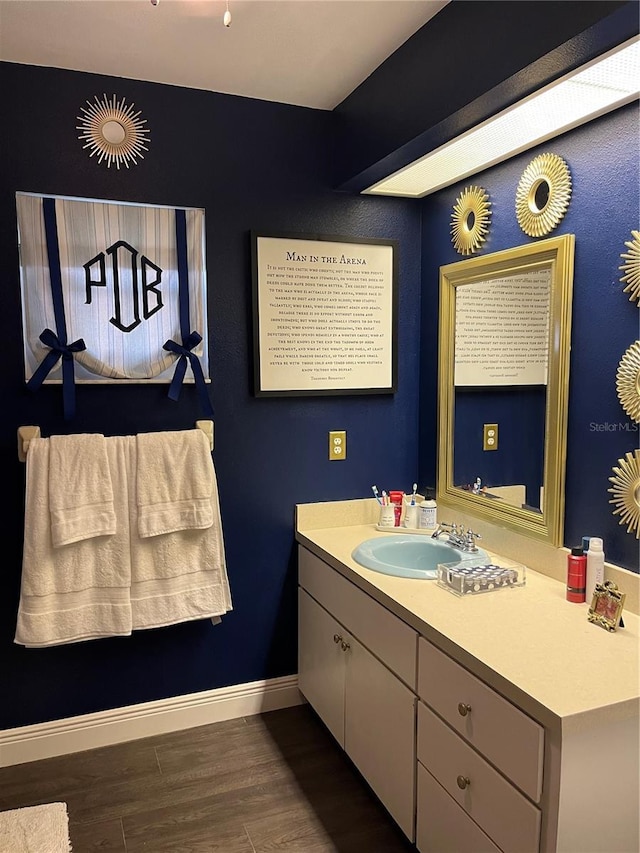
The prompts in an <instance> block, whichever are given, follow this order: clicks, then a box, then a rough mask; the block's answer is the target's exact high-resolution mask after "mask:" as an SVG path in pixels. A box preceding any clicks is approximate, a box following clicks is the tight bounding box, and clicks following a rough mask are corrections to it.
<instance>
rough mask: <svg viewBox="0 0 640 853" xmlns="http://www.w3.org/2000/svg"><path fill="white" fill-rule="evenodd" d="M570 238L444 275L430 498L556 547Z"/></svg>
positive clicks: (445, 270)
mask: <svg viewBox="0 0 640 853" xmlns="http://www.w3.org/2000/svg"><path fill="white" fill-rule="evenodd" d="M573 252H574V238H573V235H564V236H562V237H555V238H551V239H547V240H541V241H538V242H537V243H531V244H528V245H525V246H519V247H516V248H514V249H508V250H505V251H502V252H496V253H494V254H493V255H485V256H480V257H474V258H469V259H468V260H464V261H459V262H458V263H454V264H449V265H448V266H444V267H441V270H440V338H439V374H440V384H439V400H438V402H439V433H438V477H437V493H438V499H439V500H440V501H441V502H442V503H443V504H444V505H446V506H449V507H456V506H458V507H460V508H461V509H463V510H464V511H465V512H469V513H471V514H475V515H478V516H480V517H485V518H487V519H488V520H491V521H494V522H498V523H500V524H501V525H503V526H506V527H510V528H513V529H516V530H518V531H519V532H524V533H526V534H528V535H531V536H534V537H536V538H538V539H541V540H544V541H546V542H550V543H551V544H554V545H559V544H561V542H562V527H563V517H564V475H565V459H566V425H567V405H568V378H569V349H570V318H571V291H572V285H573Z"/></svg>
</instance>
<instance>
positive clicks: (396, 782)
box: [345, 639, 416, 841]
mask: <svg viewBox="0 0 640 853" xmlns="http://www.w3.org/2000/svg"><path fill="white" fill-rule="evenodd" d="M349 644H350V648H349V649H347V654H346V657H347V683H346V709H345V750H346V752H347V755H348V756H349V757H350V758H351V760H352V761H353V763H354V764H355V765H356V767H357V768H358V770H359V771H360V772H361V773H362V775H363V776H364V778H365V779H366V780H367V782H368V783H369V785H371V787H372V789H373V790H374V791H375V793H376V794H377V796H378V797H379V798H380V800H381V801H382V803H383V804H384V805H385V807H386V808H387V809H388V811H389V813H390V814H391V816H392V817H393V818H394V820H395V821H396V823H397V824H398V825H399V826H400V828H401V829H402V831H403V832H404V833H405V835H406V836H407V837H408V838H409V839H410V840H412V841H413V838H414V814H415V781H414V780H415V762H416V753H415V703H416V699H415V696H414V694H413V693H412V692H411V691H410V690H408V689H407V688H406V687H405V686H404V684H402V682H401V681H400V680H399V679H398V678H396V676H395V675H393V673H391V672H390V671H389V670H388V669H387V668H386V666H384V665H383V664H382V663H380V661H379V660H378V659H377V658H375V657H374V656H373V655H372V654H371V653H370V652H369V651H367V649H365V648H364V646H362V645H361V644H360V643H359V642H358V641H357V640H354V639H351V640H350V641H349Z"/></svg>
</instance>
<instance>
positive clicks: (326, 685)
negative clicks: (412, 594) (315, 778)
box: [298, 549, 417, 841]
mask: <svg viewBox="0 0 640 853" xmlns="http://www.w3.org/2000/svg"><path fill="white" fill-rule="evenodd" d="M299 572H300V575H299V584H300V586H299V589H298V596H299V599H298V600H299V628H298V632H299V655H298V657H299V666H298V686H299V688H300V691H301V693H302V694H303V695H304V696H305V698H306V699H307V700H308V701H309V703H310V704H311V706H312V707H313V708H314V710H315V711H316V712H317V713H318V715H319V716H320V718H321V719H322V720H323V721H324V722H325V724H326V725H327V727H328V728H329V730H330V731H331V732H332V734H333V735H334V737H335V738H336V740H337V741H338V743H339V744H340V745H341V746H342V747H343V748H344V750H345V752H346V753H347V755H348V756H349V757H350V758H351V760H352V761H353V763H354V764H355V765H356V767H357V768H358V770H359V771H360V772H361V773H362V775H363V776H364V778H365V779H366V780H367V782H368V783H369V785H370V786H371V788H372V790H373V791H374V792H375V793H376V795H377V796H378V797H379V798H380V800H381V802H382V803H383V804H384V805H385V806H386V808H387V809H388V811H389V813H390V814H391V816H392V817H393V818H394V820H395V821H396V823H397V824H398V825H399V826H400V828H401V829H402V831H403V832H404V833H405V835H407V837H408V838H409V839H411V840H412V841H413V839H414V815H415V755H416V753H415V714H416V696H415V692H414V690H415V673H416V644H417V633H416V632H415V631H414V630H413V629H411V628H409V627H408V626H407V625H405V624H404V623H403V622H402V621H401V620H400V619H398V618H397V617H395V616H394V615H393V614H391V613H389V612H388V611H387V610H385V608H384V607H382V606H381V605H379V604H378V603H377V602H375V601H373V599H371V598H370V597H369V596H367V595H366V594H365V593H363V592H362V591H361V590H359V589H358V588H357V587H356V586H354V585H353V584H351V583H350V582H349V581H347V580H346V579H345V578H343V577H341V576H340V575H339V574H338V573H337V572H335V571H334V570H333V569H332V568H331V567H329V566H328V565H326V564H325V563H323V562H322V561H321V560H319V559H318V558H317V557H316V556H315V555H313V554H311V553H310V552H309V551H306V550H305V549H300V554H299Z"/></svg>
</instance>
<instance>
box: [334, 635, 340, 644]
mask: <svg viewBox="0 0 640 853" xmlns="http://www.w3.org/2000/svg"><path fill="white" fill-rule="evenodd" d="M333 642H334V643H341V642H342V637H341V636H340V634H334V635H333Z"/></svg>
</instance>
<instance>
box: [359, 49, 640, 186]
mask: <svg viewBox="0 0 640 853" xmlns="http://www.w3.org/2000/svg"><path fill="white" fill-rule="evenodd" d="M639 83H640V40H638V39H637V38H636V39H634V40H632V41H630V42H626V43H625V44H624V45H621V46H620V47H619V48H616V49H615V50H613V51H610V52H609V53H608V54H605V55H604V56H602V57H600V58H599V59H597V60H594V61H593V62H591V63H589V64H588V65H585V66H583V67H582V68H580V69H578V70H577V71H574V72H572V73H571V74H569V75H566V76H565V77H563V78H561V79H560V80H557V81H556V82H554V83H551V84H550V85H549V86H546V87H545V88H544V89H541V90H540V91H539V92H536V93H535V94H534V95H531V96H530V97H528V98H525V99H524V100H522V101H520V102H519V103H517V104H515V105H514V106H512V107H509V109H507V110H505V111H504V112H502V113H499V114H498V115H497V116H494V117H493V118H491V119H488V120H487V121H486V122H484V123H483V124H481V125H478V127H475V128H473V130H470V131H468V132H467V133H465V134H462V136H459V137H457V138H456V139H454V140H452V141H451V142H447V143H446V144H445V145H443V146H441V147H440V148H437V149H436V150H435V151H432V152H431V153H430V154H426V155H425V156H424V157H421V158H420V159H419V160H416V161H415V162H414V163H411V164H409V165H408V166H405V167H404V168H402V169H400V170H398V171H397V172H395V173H394V174H392V175H390V176H389V177H388V178H384V179H383V180H382V181H378V183H376V184H373V186H371V187H368V188H367V189H365V190H363V193H365V194H370V195H392V196H406V197H411V198H421V197H423V196H426V195H429V193H432V192H435V191H436V190H439V189H442V188H443V187H447V186H450V185H451V184H453V183H455V182H456V181H459V180H462V179H463V178H467V177H469V175H474V174H475V173H476V172H480V171H482V170H483V169H487V168H489V167H490V166H494V165H496V163H501V162H502V161H504V160H507V159H508V158H509V157H513V156H514V155H515V154H519V153H521V152H522V151H526V150H527V149H528V148H533V146H534V145H538V144H539V143H541V142H545V141H546V140H547V139H552V138H553V137H555V136H559V135H560V134H561V133H565V132H566V131H567V130H571V129H572V128H574V127H578V126H579V125H581V124H585V123H586V122H588V121H591V120H592V119H594V118H597V117H598V116H601V115H604V114H605V113H608V112H611V111H612V110H615V109H617V108H618V107H621V106H623V105H624V104H627V103H630V102H631V101H632V100H634V99H635V98H637V97H638V93H639V92H640V86H639Z"/></svg>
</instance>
